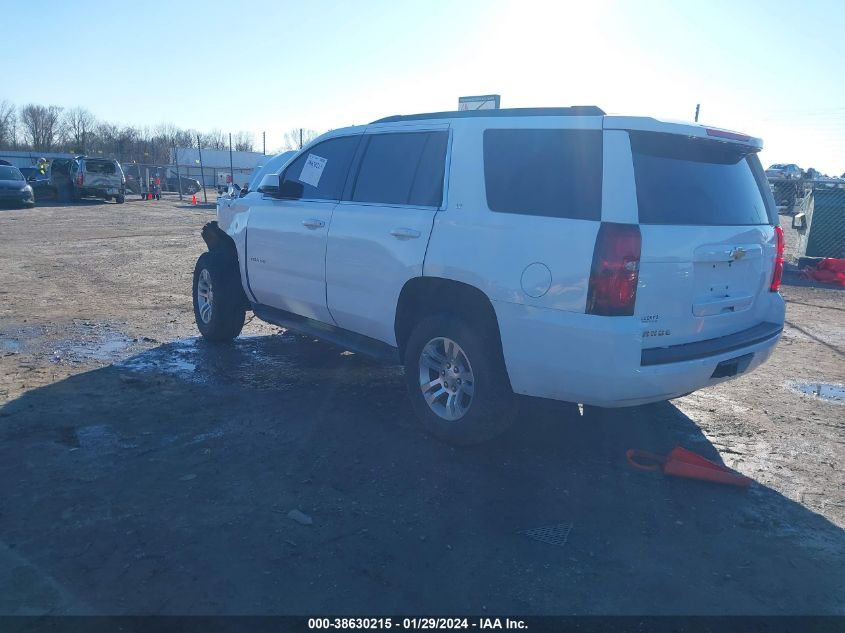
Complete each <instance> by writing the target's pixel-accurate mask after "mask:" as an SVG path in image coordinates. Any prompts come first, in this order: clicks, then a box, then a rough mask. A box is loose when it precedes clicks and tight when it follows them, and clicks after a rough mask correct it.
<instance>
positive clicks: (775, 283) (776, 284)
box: [769, 226, 786, 292]
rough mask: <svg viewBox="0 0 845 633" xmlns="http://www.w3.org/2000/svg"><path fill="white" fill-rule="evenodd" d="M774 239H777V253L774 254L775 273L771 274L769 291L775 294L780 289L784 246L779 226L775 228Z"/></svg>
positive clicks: (781, 230)
mask: <svg viewBox="0 0 845 633" xmlns="http://www.w3.org/2000/svg"><path fill="white" fill-rule="evenodd" d="M775 237H776V238H777V252H776V254H775V272H774V274H772V285H771V286H769V290H771V291H772V292H777V291H778V290H779V289H780V280H781V278H782V277H783V251H784V247H785V246H786V245H785V244H784V241H783V239H784V238H783V229H782V228H780V227H779V226H776V227H775Z"/></svg>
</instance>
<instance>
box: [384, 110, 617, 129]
mask: <svg viewBox="0 0 845 633" xmlns="http://www.w3.org/2000/svg"><path fill="white" fill-rule="evenodd" d="M604 114H605V112H604V110H602V109H601V108H599V107H598V106H569V107H568V108H501V109H499V110H453V111H450V112H428V113H424V114H395V115H393V116H388V117H384V118H383V119H378V120H377V121H373V122H372V123H371V124H370V125H372V124H373V123H396V122H398V121H421V120H424V119H470V118H477V117H478V118H485V117H502V116H604Z"/></svg>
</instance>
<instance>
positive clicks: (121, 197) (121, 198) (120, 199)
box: [114, 194, 126, 204]
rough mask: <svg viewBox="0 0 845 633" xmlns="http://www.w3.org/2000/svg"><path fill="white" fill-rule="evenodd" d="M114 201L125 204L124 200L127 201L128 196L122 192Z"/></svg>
mask: <svg viewBox="0 0 845 633" xmlns="http://www.w3.org/2000/svg"><path fill="white" fill-rule="evenodd" d="M114 201H115V202H117V203H118V204H123V203H124V202H126V196H124V195H123V194H121V195H119V196H115V197H114Z"/></svg>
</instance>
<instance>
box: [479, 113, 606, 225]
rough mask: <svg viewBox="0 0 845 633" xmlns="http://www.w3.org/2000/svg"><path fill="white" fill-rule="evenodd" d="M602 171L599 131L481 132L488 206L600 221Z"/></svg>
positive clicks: (500, 210) (492, 208)
mask: <svg viewBox="0 0 845 633" xmlns="http://www.w3.org/2000/svg"><path fill="white" fill-rule="evenodd" d="M601 171H602V133H601V130H557V129H546V130H530V129H520V130H485V131H484V183H485V186H486V189H487V206H488V207H489V208H490V210H491V211H497V212H499V213H519V214H524V215H541V216H547V217H554V218H571V219H575V220H600V219H601V179H602V174H601Z"/></svg>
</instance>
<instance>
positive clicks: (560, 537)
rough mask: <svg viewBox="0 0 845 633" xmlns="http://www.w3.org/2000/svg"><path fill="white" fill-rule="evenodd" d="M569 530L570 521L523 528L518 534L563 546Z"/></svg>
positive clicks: (570, 528)
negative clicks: (528, 528) (527, 528)
mask: <svg viewBox="0 0 845 633" xmlns="http://www.w3.org/2000/svg"><path fill="white" fill-rule="evenodd" d="M571 531H572V523H560V524H558V525H547V526H546V527H538V528H531V529H530V530H523V531H522V532H520V534H522V535H524V536H527V537H528V538H530V539H534V540H535V541H540V542H541V543H548V544H549V545H559V546H560V547H563V546H564V545H566V540H567V539H568V538H569V533H570V532H571Z"/></svg>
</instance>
